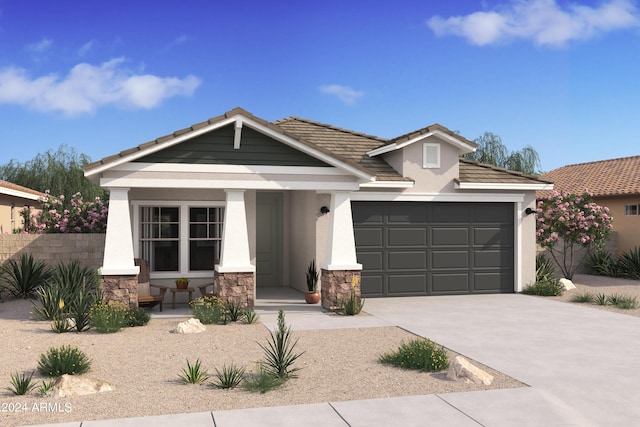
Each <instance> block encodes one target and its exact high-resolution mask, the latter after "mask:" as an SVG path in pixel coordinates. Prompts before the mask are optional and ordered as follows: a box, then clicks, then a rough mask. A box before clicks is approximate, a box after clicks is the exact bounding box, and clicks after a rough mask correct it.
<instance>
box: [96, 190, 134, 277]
mask: <svg viewBox="0 0 640 427" xmlns="http://www.w3.org/2000/svg"><path fill="white" fill-rule="evenodd" d="M108 190H109V213H108V216H107V232H106V236H105V242H104V259H103V261H102V268H101V269H100V274H102V275H103V276H126V275H137V274H138V273H139V271H140V267H137V266H136V265H135V263H134V259H133V235H132V234H131V216H130V213H129V189H128V188H108Z"/></svg>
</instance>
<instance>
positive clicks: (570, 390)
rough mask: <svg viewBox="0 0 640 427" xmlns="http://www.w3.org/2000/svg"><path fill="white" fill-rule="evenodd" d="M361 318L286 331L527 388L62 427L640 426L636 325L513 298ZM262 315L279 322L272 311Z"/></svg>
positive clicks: (295, 317) (443, 303)
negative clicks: (364, 341)
mask: <svg viewBox="0 0 640 427" xmlns="http://www.w3.org/2000/svg"><path fill="white" fill-rule="evenodd" d="M365 310H366V312H367V313H368V315H366V316H359V317H358V318H342V317H338V316H336V317H335V319H332V318H331V316H326V315H323V316H322V317H323V318H328V319H329V320H327V321H324V322H318V320H319V317H320V316H318V312H317V311H316V312H314V311H311V310H306V311H305V310H301V311H293V312H292V311H287V323H289V324H291V326H292V327H293V329H294V330H295V329H299V330H302V329H312V328H316V327H325V328H329V327H348V326H345V325H348V324H349V322H348V321H355V322H356V323H358V325H357V326H354V325H353V323H352V324H351V327H366V326H388V325H397V326H400V327H402V328H404V329H407V330H409V331H411V332H413V333H415V334H418V335H421V336H424V337H428V338H430V339H432V340H434V341H436V342H438V343H440V344H442V345H444V346H446V347H448V348H451V349H453V350H455V351H457V352H459V353H462V354H463V355H465V356H467V357H469V358H471V359H474V360H477V361H478V362H481V363H483V364H485V365H487V366H490V367H492V368H494V369H497V370H499V371H501V372H504V373H506V374H508V375H510V376H512V377H514V378H516V379H518V380H520V381H522V382H524V383H526V384H528V385H529V386H530V387H525V388H518V389H503V390H491V391H479V392H468V393H449V394H439V395H424V396H408V397H398V398H389V399H375V400H364V401H347V402H330V403H321V404H313V405H298V406H289V407H272V408H255V409H243V410H232V411H216V412H213V413H212V412H205V413H191V414H176V415H165V416H159V417H146V418H130V419H122V420H104V421H86V422H83V423H78V422H76V423H68V424H59V426H62V425H64V426H74V427H79V426H80V425H82V427H90V426H119V427H123V426H196V427H200V426H202V427H205V426H206V427H214V426H215V427H226V426H239V425H247V426H301V425H304V426H316V425H317V426H376V425H380V426H388V425H402V426H424V425H433V426H478V425H482V426H496V427H497V426H505V427H506V426H509V427H511V426H633V425H640V339H638V333H639V332H638V331H640V318H637V317H632V316H626V315H623V314H618V313H612V312H607V311H602V310H597V309H593V308H590V307H585V306H579V305H573V304H567V303H562V302H557V301H550V300H545V299H543V298H537V297H530V296H525V295H513V294H509V295H476V296H443V297H415V298H388V299H368V300H367V302H366V304H365ZM260 316H261V317H262V319H263V321H264V323H266V324H269V322H274V323H275V316H276V313H275V312H273V311H270V310H268V309H265V310H263V311H262V312H261V313H260ZM345 321H346V322H345Z"/></svg>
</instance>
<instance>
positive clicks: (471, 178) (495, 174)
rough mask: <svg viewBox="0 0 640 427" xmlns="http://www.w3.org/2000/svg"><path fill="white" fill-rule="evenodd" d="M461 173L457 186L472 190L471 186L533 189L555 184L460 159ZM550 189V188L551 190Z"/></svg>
mask: <svg viewBox="0 0 640 427" xmlns="http://www.w3.org/2000/svg"><path fill="white" fill-rule="evenodd" d="M459 167H460V169H459V172H458V179H457V180H456V184H458V186H459V187H460V188H472V186H471V185H470V184H480V185H483V184H498V185H502V186H509V185H517V186H523V185H524V186H531V187H534V188H532V189H542V188H547V187H552V186H553V184H554V183H553V182H552V181H549V180H547V179H543V178H542V177H537V176H533V175H527V174H524V173H522V172H517V171H512V170H509V169H504V168H499V167H497V166H493V165H488V164H485V163H479V162H476V161H473V160H467V159H463V158H460V159H459ZM549 189H550V188H549Z"/></svg>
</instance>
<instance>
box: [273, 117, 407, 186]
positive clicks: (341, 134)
mask: <svg viewBox="0 0 640 427" xmlns="http://www.w3.org/2000/svg"><path fill="white" fill-rule="evenodd" d="M274 124H275V125H276V126H278V127H279V128H281V129H284V130H285V131H287V132H289V133H291V134H294V135H297V136H298V137H300V138H302V139H303V140H305V141H308V142H311V143H312V144H314V145H315V146H318V147H321V148H324V149H325V150H327V151H329V152H330V153H333V154H334V155H338V156H340V157H341V158H344V159H348V160H350V161H352V162H354V163H357V164H359V165H361V166H362V167H364V168H366V169H367V170H370V171H372V172H373V173H374V174H375V175H376V179H377V180H378V181H409V182H411V181H413V180H412V179H410V178H406V177H403V176H402V175H401V174H399V173H398V172H397V171H396V170H395V169H394V168H392V167H391V165H389V164H388V163H387V162H385V161H384V160H383V159H381V158H379V157H369V156H368V155H367V152H369V151H371V150H373V149H375V148H378V147H380V146H381V145H384V144H385V143H386V142H387V140H386V139H382V138H378V137H377V136H371V135H366V134H363V133H358V132H354V131H351V130H347V129H342V128H339V127H335V126H331V125H327V124H324V123H319V122H314V121H312V120H307V119H302V118H300V117H287V118H285V119H282V120H278V121H276V122H274Z"/></svg>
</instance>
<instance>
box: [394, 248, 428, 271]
mask: <svg viewBox="0 0 640 427" xmlns="http://www.w3.org/2000/svg"><path fill="white" fill-rule="evenodd" d="M387 259H388V262H387V270H388V271H396V270H422V271H425V270H426V269H427V256H426V254H425V253H424V251H413V252H411V251H402V252H388V253H387Z"/></svg>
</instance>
